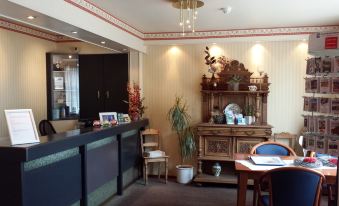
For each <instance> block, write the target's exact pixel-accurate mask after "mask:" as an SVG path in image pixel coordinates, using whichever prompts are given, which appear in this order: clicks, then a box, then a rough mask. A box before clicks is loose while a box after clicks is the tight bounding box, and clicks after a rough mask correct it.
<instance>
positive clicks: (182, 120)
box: [168, 97, 196, 164]
mask: <svg viewBox="0 0 339 206" xmlns="http://www.w3.org/2000/svg"><path fill="white" fill-rule="evenodd" d="M168 120H169V122H170V124H171V128H172V130H174V131H175V132H176V133H177V136H178V139H179V149H180V155H181V163H182V164H183V163H184V161H185V160H188V159H191V158H192V157H193V154H194V153H195V150H196V145H195V138H194V133H193V130H192V128H191V127H190V120H191V116H190V115H189V114H188V112H187V106H186V103H184V102H183V98H182V97H176V98H175V103H174V105H173V106H172V107H171V108H170V110H169V111H168Z"/></svg>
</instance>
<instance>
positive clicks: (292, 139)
mask: <svg viewBox="0 0 339 206" xmlns="http://www.w3.org/2000/svg"><path fill="white" fill-rule="evenodd" d="M273 140H274V141H275V142H279V140H287V141H288V146H289V147H291V148H292V149H295V143H296V141H297V135H296V134H291V133H288V132H281V133H274V135H273ZM280 143H281V142H280Z"/></svg>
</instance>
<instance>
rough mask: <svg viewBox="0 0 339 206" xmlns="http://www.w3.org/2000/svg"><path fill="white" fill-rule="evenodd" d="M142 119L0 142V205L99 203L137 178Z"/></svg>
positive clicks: (142, 127)
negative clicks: (19, 141)
mask: <svg viewBox="0 0 339 206" xmlns="http://www.w3.org/2000/svg"><path fill="white" fill-rule="evenodd" d="M147 125H148V120H147V119H145V120H140V121H136V122H132V123H129V124H123V125H117V126H113V127H110V128H86V129H80V130H72V131H69V132H65V133H59V134H55V135H50V136H43V137H40V141H41V142H40V143H39V144H31V145H17V146H10V143H9V139H8V140H7V139H6V140H1V141H0V194H1V196H0V205H14V206H15V205H26V206H39V205H41V206H46V205H48V206H54V205H55V206H64V205H99V204H101V203H102V202H103V201H105V200H106V199H107V198H109V197H111V196H112V195H113V194H116V193H117V194H122V192H123V188H124V187H125V186H127V185H128V184H131V183H132V182H133V181H134V180H136V179H137V178H138V177H139V176H140V165H141V164H140V163H141V162H140V161H141V159H140V157H141V156H140V146H139V133H140V130H142V129H144V128H145V127H146V126H147Z"/></svg>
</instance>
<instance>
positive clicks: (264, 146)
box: [250, 141, 297, 156]
mask: <svg viewBox="0 0 339 206" xmlns="http://www.w3.org/2000/svg"><path fill="white" fill-rule="evenodd" d="M250 154H264V155H279V156H297V155H296V153H295V152H294V150H293V149H292V148H290V147H289V146H287V145H284V144H281V143H279V142H272V141H267V142H261V143H259V144H256V145H254V147H252V149H251V151H250Z"/></svg>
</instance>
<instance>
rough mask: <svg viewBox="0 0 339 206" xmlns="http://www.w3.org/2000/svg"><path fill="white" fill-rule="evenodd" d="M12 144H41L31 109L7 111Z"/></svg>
mask: <svg viewBox="0 0 339 206" xmlns="http://www.w3.org/2000/svg"><path fill="white" fill-rule="evenodd" d="M5 116H6V121H7V126H8V131H9V137H10V139H11V144H12V145H16V144H30V143H37V142H40V140H39V134H38V131H37V130H36V126H35V121H34V117H33V112H32V110H31V109H15V110H5Z"/></svg>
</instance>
